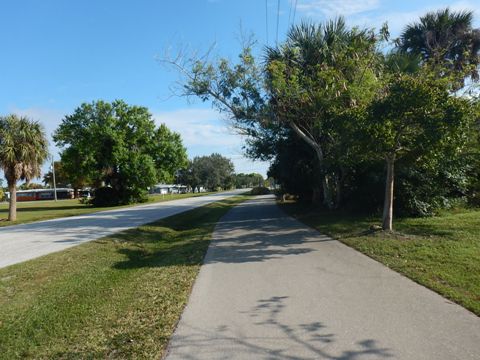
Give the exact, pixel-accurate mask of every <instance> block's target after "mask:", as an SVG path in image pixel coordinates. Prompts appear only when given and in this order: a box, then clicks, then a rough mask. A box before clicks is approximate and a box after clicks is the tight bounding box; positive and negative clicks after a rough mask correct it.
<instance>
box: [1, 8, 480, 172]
mask: <svg viewBox="0 0 480 360" xmlns="http://www.w3.org/2000/svg"><path fill="white" fill-rule="evenodd" d="M295 3H296V9H295V6H294V5H295ZM277 4H278V2H277V0H267V1H265V0H176V1H164V0H157V1H153V0H135V1H133V0H131V1H127V0H95V1H94V0H77V1H73V0H72V1H68V0H22V1H7V0H4V1H2V2H1V3H0V39H1V48H2V56H0V84H1V86H0V114H7V113H11V112H16V113H19V114H24V115H28V116H30V117H32V118H34V119H36V120H40V121H41V122H42V123H43V124H44V125H45V128H46V130H47V132H48V133H49V134H50V133H51V132H53V130H54V129H55V128H56V127H57V126H58V124H59V123H60V122H61V119H62V118H63V116H64V115H65V114H69V113H72V112H73V110H74V109H75V107H77V106H79V105H80V104H81V103H82V102H90V101H93V100H97V99H103V100H114V99H124V100H125V101H127V102H128V103H130V104H135V105H142V106H146V107H148V108H149V109H150V111H151V112H152V113H153V114H154V117H155V119H156V121H157V122H158V123H160V122H165V123H166V124H167V125H168V126H169V127H170V128H171V129H173V130H175V131H177V132H180V133H181V134H182V137H183V140H184V144H185V146H186V147H187V149H188V153H189V155H190V156H191V157H193V156H196V155H206V154H210V153H212V152H219V153H221V154H223V155H225V156H228V157H230V158H232V160H233V161H234V164H235V166H236V170H237V172H260V173H262V174H265V173H266V169H267V168H268V164H266V163H260V162H250V161H248V160H246V159H245V158H243V156H242V142H243V140H242V138H241V137H240V136H239V135H235V134H234V133H233V132H232V131H231V130H230V129H229V128H228V126H227V123H226V122H225V121H224V120H223V119H222V117H221V116H220V115H219V114H218V113H216V112H215V111H214V110H213V109H211V107H210V104H208V103H205V104H204V103H201V102H200V101H187V99H185V98H181V97H172V96H170V95H171V91H170V87H171V86H172V84H173V83H174V82H175V80H176V79H177V76H176V74H175V73H174V72H172V71H167V69H165V68H164V67H162V66H161V65H160V64H159V63H158V61H157V60H156V58H158V57H162V56H164V55H165V54H166V52H170V53H172V52H173V53H174V52H175V51H176V50H178V49H179V48H184V47H188V48H189V49H190V50H198V51H199V52H202V51H205V50H206V49H208V48H209V47H210V46H211V45H212V44H213V43H215V50H214V51H215V53H218V54H219V55H221V56H227V57H230V58H234V57H235V55H236V54H237V52H238V50H239V40H238V39H239V34H240V33H241V31H240V29H243V31H244V32H248V33H253V34H254V36H255V38H256V39H257V41H258V43H259V46H260V47H261V46H263V45H265V44H267V42H268V43H269V44H270V45H272V44H274V42H275V39H276V33H277V31H276V28H277ZM445 6H450V7H451V8H452V9H455V10H462V9H469V10H476V9H480V0H470V1H451V2H448V1H443V2H442V1H441V0H440V1H429V0H427V1H380V0H344V1H335V0H292V1H290V0H281V1H280V12H279V18H278V19H279V26H278V38H279V41H281V40H282V39H283V38H284V35H285V32H286V30H287V28H288V26H289V24H291V23H292V22H293V20H294V16H293V15H294V13H295V22H299V21H301V20H302V19H310V20H313V21H322V20H325V19H329V18H333V17H335V16H337V15H344V16H346V18H347V20H348V22H349V23H350V24H351V25H360V26H368V27H377V28H378V27H379V26H380V25H381V24H382V23H383V22H385V21H388V23H389V26H390V28H391V32H392V35H394V36H395V35H398V34H399V32H400V31H401V29H402V27H403V26H404V25H405V24H406V23H408V22H411V21H414V20H415V19H417V18H418V17H419V16H420V15H422V14H424V13H425V12H426V11H429V10H433V9H438V8H441V7H445ZM266 10H267V11H266ZM266 13H267V16H266ZM479 17H480V14H478V13H476V26H480V24H479V21H478V20H479ZM267 29H268V30H267ZM267 31H268V39H267ZM52 152H54V153H56V154H57V153H58V149H56V148H55V147H54V146H53V144H52ZM57 158H58V155H57Z"/></svg>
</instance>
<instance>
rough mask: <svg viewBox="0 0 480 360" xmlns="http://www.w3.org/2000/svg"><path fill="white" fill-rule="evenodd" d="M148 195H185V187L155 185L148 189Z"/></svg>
mask: <svg viewBox="0 0 480 360" xmlns="http://www.w3.org/2000/svg"><path fill="white" fill-rule="evenodd" d="M149 192H150V194H162V195H165V194H185V193H186V192H187V187H186V186H185V185H175V184H157V185H154V186H152V187H151V188H150V191H149Z"/></svg>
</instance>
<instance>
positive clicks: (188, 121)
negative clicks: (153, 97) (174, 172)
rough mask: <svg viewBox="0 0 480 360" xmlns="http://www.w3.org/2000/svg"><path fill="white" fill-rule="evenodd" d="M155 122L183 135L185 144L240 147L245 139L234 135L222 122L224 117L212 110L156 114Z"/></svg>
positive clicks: (189, 110)
mask: <svg viewBox="0 0 480 360" xmlns="http://www.w3.org/2000/svg"><path fill="white" fill-rule="evenodd" d="M154 118H155V121H156V122H157V123H158V124H160V123H164V124H165V125H167V126H168V128H170V129H172V130H173V131H176V132H178V133H180V134H181V135H182V139H183V142H184V144H185V145H186V146H187V147H188V146H194V145H210V146H232V147H240V146H241V145H242V144H243V139H242V137H241V136H240V135H236V134H234V133H233V132H232V131H231V130H230V129H229V128H228V126H227V124H226V123H225V122H224V121H223V120H222V115H221V114H220V113H218V112H217V111H215V110H211V109H179V110H174V111H167V112H156V113H154Z"/></svg>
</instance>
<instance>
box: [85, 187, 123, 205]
mask: <svg viewBox="0 0 480 360" xmlns="http://www.w3.org/2000/svg"><path fill="white" fill-rule="evenodd" d="M120 203H121V197H120V194H119V193H118V191H116V190H115V189H113V188H111V187H107V186H105V187H101V188H98V189H96V190H95V194H94V197H93V199H92V205H93V206H98V207H104V206H116V205H120Z"/></svg>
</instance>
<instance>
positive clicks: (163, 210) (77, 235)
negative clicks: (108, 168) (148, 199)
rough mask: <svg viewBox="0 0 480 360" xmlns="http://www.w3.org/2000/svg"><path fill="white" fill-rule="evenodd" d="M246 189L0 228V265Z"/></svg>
mask: <svg viewBox="0 0 480 360" xmlns="http://www.w3.org/2000/svg"><path fill="white" fill-rule="evenodd" d="M244 192H245V190H235V191H228V192H222V193H217V194H212V195H205V196H199V197H192V198H186V199H180V200H172V201H166V202H161V203H154V204H147V205H139V206H134V207H130V208H122V209H116V210H109V211H102V212H96V213H93V214H88V215H81V216H72V217H67V218H59V219H53V220H47V221H39V222H34V223H29V224H22V225H13V226H7V227H2V228H0V268H1V267H5V266H8V265H12V264H16V263H19V262H22V261H25V260H30V259H33V258H36V257H39V256H42V255H46V254H49V253H52V252H55V251H60V250H63V249H66V248H68V247H71V246H75V245H78V244H82V243H84V242H87V241H91V240H95V239H98V238H101V237H103V236H107V235H110V234H112V233H115V232H118V231H123V230H127V229H130V228H134V227H138V226H140V225H143V224H146V223H149V222H152V221H155V220H159V219H163V218H165V217H168V216H171V215H175V214H178V213H181V212H184V211H188V210H191V209H194V208H196V207H200V206H203V205H207V204H210V203H212V202H215V201H219V200H222V199H225V198H228V197H232V196H235V195H238V194H241V193H244Z"/></svg>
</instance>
